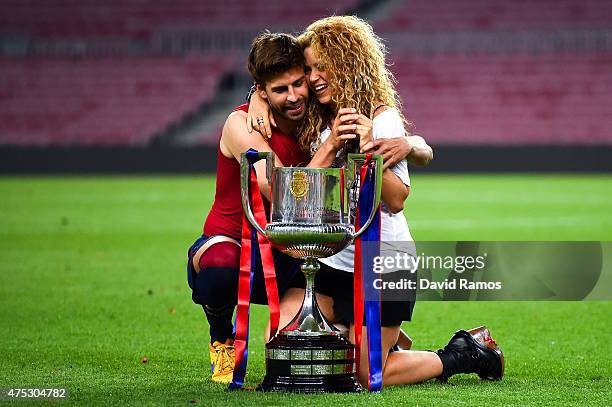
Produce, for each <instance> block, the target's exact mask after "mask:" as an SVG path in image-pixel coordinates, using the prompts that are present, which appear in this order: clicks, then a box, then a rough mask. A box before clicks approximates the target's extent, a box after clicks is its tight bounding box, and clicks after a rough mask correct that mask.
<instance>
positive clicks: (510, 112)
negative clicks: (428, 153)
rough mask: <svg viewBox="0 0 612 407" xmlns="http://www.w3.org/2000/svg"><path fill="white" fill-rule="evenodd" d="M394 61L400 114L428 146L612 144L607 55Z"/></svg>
mask: <svg viewBox="0 0 612 407" xmlns="http://www.w3.org/2000/svg"><path fill="white" fill-rule="evenodd" d="M394 61H395V62H394V65H393V66H392V70H393V71H394V72H395V75H396V79H397V80H398V85H399V91H400V95H401V97H402V100H403V101H404V106H403V107H404V113H405V114H406V116H407V117H408V119H409V120H413V121H414V123H415V125H416V131H417V133H420V134H424V135H426V136H427V139H428V140H429V141H431V142H432V143H434V144H605V143H608V144H609V143H611V142H612V137H611V132H610V129H612V115H610V114H609V113H610V95H611V94H612V75H610V72H612V54H610V55H591V56H585V55H537V56H533V55H526V54H513V55H471V56H465V55H433V56H401V55H394Z"/></svg>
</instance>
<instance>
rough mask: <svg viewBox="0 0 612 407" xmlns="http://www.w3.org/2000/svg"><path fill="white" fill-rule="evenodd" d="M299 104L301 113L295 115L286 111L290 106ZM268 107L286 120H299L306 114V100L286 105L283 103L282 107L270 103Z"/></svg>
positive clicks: (293, 106)
mask: <svg viewBox="0 0 612 407" xmlns="http://www.w3.org/2000/svg"><path fill="white" fill-rule="evenodd" d="M299 105H302V111H301V113H299V114H297V115H291V114H289V113H288V110H290V109H291V108H295V107H297V106H299ZM270 109H272V111H273V112H274V113H276V114H277V115H278V116H280V117H282V118H284V119H287V120H291V121H300V120H302V119H303V118H304V116H305V114H306V101H304V100H303V101H301V102H300V103H297V104H295V105H292V106H287V105H284V106H283V108H278V107H276V106H273V105H272V104H270Z"/></svg>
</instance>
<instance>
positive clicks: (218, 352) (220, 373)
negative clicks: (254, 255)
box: [190, 242, 240, 383]
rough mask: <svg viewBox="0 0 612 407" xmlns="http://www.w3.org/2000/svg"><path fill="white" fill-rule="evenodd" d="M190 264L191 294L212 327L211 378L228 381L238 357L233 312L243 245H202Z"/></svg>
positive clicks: (225, 243)
mask: <svg viewBox="0 0 612 407" xmlns="http://www.w3.org/2000/svg"><path fill="white" fill-rule="evenodd" d="M190 264H191V266H192V271H193V273H192V275H191V280H190V287H191V288H192V298H193V301H194V302H195V303H196V304H200V305H202V309H203V310H204V313H205V315H206V319H207V320H208V324H209V327H210V338H211V339H210V344H209V351H210V362H211V370H212V380H213V381H215V382H220V383H229V382H230V381H231V379H232V375H233V370H234V360H235V353H234V346H233V334H232V331H233V325H232V315H233V312H234V307H235V306H236V301H237V292H236V291H237V287H238V270H239V266H240V247H239V246H238V245H237V244H235V243H232V242H219V243H215V244H213V245H212V246H210V247H207V246H202V247H199V248H198V249H197V251H196V253H194V255H193V256H192V257H191V258H190Z"/></svg>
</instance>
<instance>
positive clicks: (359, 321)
mask: <svg viewBox="0 0 612 407" xmlns="http://www.w3.org/2000/svg"><path fill="white" fill-rule="evenodd" d="M371 159H372V154H366V159H365V162H364V163H363V165H362V166H361V168H360V172H359V182H360V190H361V187H363V181H364V180H365V178H366V173H367V170H368V165H369V164H370V160H371ZM359 227H360V225H359V205H357V213H356V214H355V230H359ZM361 252H362V249H361V237H358V238H357V239H355V275H354V277H353V292H354V300H353V315H354V317H355V321H354V322H355V366H356V369H357V375H359V368H360V366H361V331H362V330H363V304H364V299H363V269H362V264H361V263H362V261H361ZM368 376H369V374H368Z"/></svg>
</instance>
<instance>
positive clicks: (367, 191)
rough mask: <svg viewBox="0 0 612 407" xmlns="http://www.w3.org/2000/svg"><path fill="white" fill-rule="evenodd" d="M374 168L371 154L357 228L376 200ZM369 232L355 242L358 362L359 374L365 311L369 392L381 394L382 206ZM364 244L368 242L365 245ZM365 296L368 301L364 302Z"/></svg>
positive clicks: (362, 178)
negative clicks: (377, 269) (377, 261)
mask: <svg viewBox="0 0 612 407" xmlns="http://www.w3.org/2000/svg"><path fill="white" fill-rule="evenodd" d="M375 177H376V173H375V167H374V163H373V162H372V161H371V155H370V154H367V155H366V160H365V162H364V164H363V165H362V167H361V169H360V177H359V179H360V184H361V185H360V191H359V205H358V207H357V214H356V220H355V222H356V225H355V228H356V229H358V228H359V227H360V225H363V224H365V223H366V222H367V220H368V217H369V214H370V213H371V211H372V209H373V206H374V200H375V193H374V192H375V191H374V187H375ZM375 210H376V215H375V216H374V219H373V220H372V223H371V224H370V226H369V227H368V229H367V230H366V231H365V232H364V233H363V234H362V235H361V236H360V237H358V238H357V239H356V241H355V276H354V280H353V281H354V282H353V289H354V296H355V297H354V308H353V311H354V316H355V361H356V366H357V372H359V369H360V364H361V342H362V340H361V339H362V335H361V333H362V329H363V315H364V310H365V316H366V331H367V336H368V362H369V363H368V390H369V391H370V392H380V391H381V390H382V337H381V308H380V291H379V290H376V289H375V288H374V279H375V278H376V274H374V269H373V267H372V266H373V264H374V258H375V257H376V256H379V255H380V226H381V220H380V205H379V207H378V208H376V209H375ZM362 242H368V243H367V244H365V245H363V244H362ZM364 297H365V299H364Z"/></svg>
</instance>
